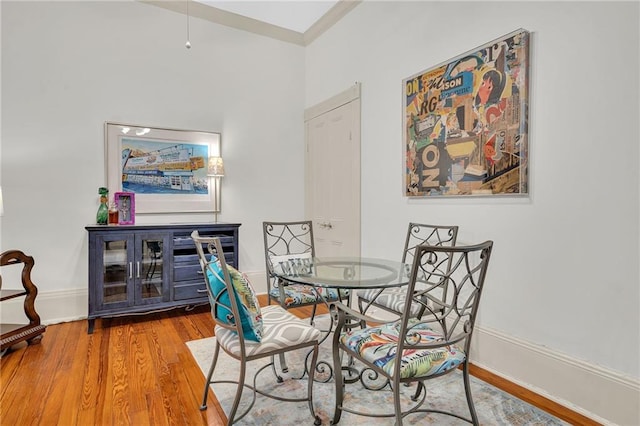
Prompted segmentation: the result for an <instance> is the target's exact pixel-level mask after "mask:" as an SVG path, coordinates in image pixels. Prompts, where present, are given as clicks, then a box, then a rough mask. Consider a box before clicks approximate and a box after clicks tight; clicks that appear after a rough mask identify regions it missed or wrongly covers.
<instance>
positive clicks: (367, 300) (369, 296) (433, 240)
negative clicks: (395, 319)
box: [357, 222, 458, 316]
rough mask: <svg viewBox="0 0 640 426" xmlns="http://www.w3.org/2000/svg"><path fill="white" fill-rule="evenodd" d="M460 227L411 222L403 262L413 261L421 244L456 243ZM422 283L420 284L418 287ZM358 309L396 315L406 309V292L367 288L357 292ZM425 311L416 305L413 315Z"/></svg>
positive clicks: (452, 244)
mask: <svg viewBox="0 0 640 426" xmlns="http://www.w3.org/2000/svg"><path fill="white" fill-rule="evenodd" d="M457 238H458V227H457V226H447V225H427V224H423V223H414V222H411V223H409V227H408V229H407V237H406V239H405V243H404V250H403V252H402V260H401V262H402V263H407V264H411V263H412V262H413V258H414V253H415V250H416V247H418V246H419V245H421V244H429V245H432V246H442V247H450V246H455V245H456V239H457ZM419 288H420V284H418V289H417V290H419ZM357 297H358V309H359V310H360V312H361V313H362V314H366V313H367V311H368V310H369V308H371V307H372V306H374V307H377V308H380V309H384V310H385V311H387V312H391V313H393V314H395V315H401V314H402V312H403V310H404V303H405V298H406V292H405V291H404V289H402V288H389V289H367V290H359V291H358V292H357ZM423 311H424V308H423V307H421V306H417V305H414V311H413V312H412V315H413V316H419V315H421V313H422V312H423Z"/></svg>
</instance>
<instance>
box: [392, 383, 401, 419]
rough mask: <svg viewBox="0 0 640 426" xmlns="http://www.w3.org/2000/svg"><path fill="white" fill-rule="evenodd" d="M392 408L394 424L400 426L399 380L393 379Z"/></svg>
mask: <svg viewBox="0 0 640 426" xmlns="http://www.w3.org/2000/svg"><path fill="white" fill-rule="evenodd" d="M392 388H393V409H394V411H395V413H396V423H395V424H396V426H402V407H401V406H400V380H398V379H394V380H393V385H392Z"/></svg>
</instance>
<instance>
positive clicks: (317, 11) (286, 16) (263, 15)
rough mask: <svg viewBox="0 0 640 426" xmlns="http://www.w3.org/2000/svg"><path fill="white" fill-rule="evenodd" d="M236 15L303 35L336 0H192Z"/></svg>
mask: <svg viewBox="0 0 640 426" xmlns="http://www.w3.org/2000/svg"><path fill="white" fill-rule="evenodd" d="M194 1H197V2H198V3H203V4H205V5H208V6H213V7H215V8H218V9H222V10H226V11H227V12H233V13H237V14H238V15H242V16H246V17H249V18H253V19H256V20H258V21H262V22H266V23H268V24H272V25H276V26H278V27H282V28H287V29H289V30H292V31H296V32H299V33H304V32H305V31H307V30H308V29H309V28H310V27H311V26H312V25H313V24H314V23H316V22H317V21H318V20H319V19H320V18H321V17H322V16H323V15H324V14H325V13H327V12H328V11H329V9H331V8H332V7H333V6H335V4H336V3H338V0H289V1H271V0H253V1H251V0H232V1H216V0H194Z"/></svg>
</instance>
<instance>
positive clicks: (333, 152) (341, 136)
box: [305, 84, 360, 257]
mask: <svg viewBox="0 0 640 426" xmlns="http://www.w3.org/2000/svg"><path fill="white" fill-rule="evenodd" d="M305 133H306V148H307V149H306V167H305V170H306V190H305V210H306V212H305V213H306V214H305V216H306V217H308V218H311V219H312V220H313V232H314V237H315V246H316V255H318V256H325V257H326V256H359V255H360V85H359V84H357V85H356V86H353V87H352V88H351V89H349V90H347V91H346V92H344V93H342V94H340V95H338V96H336V97H333V98H331V99H330V100H328V101H326V102H323V103H322V104H320V105H317V106H315V107H312V108H309V109H308V110H307V111H305Z"/></svg>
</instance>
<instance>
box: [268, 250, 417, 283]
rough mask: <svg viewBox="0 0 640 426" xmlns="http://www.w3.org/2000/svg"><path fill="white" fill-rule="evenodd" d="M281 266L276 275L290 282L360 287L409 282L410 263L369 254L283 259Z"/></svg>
mask: <svg viewBox="0 0 640 426" xmlns="http://www.w3.org/2000/svg"><path fill="white" fill-rule="evenodd" d="M277 269H278V270H279V271H276V275H277V276H278V277H280V278H282V279H284V280H286V281H290V282H295V283H298V284H307V285H311V286H313V287H331V288H337V289H351V290H357V289H365V288H366V289H369V288H388V287H401V286H403V285H406V284H407V283H408V282H409V270H410V265H408V264H405V263H401V262H395V261H392V260H386V259H375V258H366V257H316V258H312V259H300V258H298V259H290V260H288V261H284V262H280V265H279V268H277Z"/></svg>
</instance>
